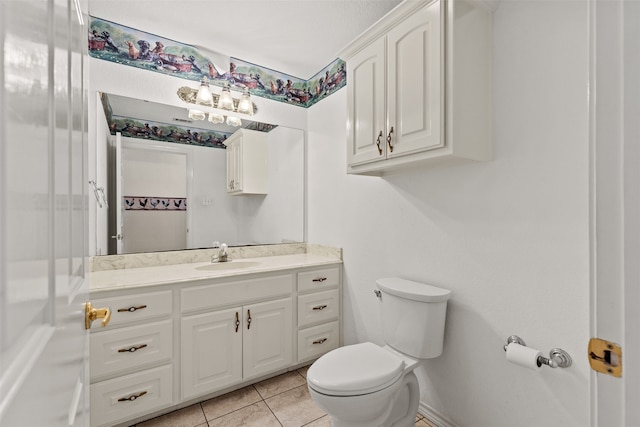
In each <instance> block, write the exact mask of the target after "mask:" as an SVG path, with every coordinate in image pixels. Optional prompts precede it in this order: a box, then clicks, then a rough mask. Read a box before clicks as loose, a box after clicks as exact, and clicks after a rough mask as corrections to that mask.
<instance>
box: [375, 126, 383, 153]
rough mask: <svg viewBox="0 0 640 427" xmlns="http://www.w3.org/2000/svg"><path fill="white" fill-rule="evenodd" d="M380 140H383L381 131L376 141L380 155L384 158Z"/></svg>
mask: <svg viewBox="0 0 640 427" xmlns="http://www.w3.org/2000/svg"><path fill="white" fill-rule="evenodd" d="M380 138H382V131H380V134H379V135H378V138H377V139H376V145H377V146H378V155H380V156H382V147H380Z"/></svg>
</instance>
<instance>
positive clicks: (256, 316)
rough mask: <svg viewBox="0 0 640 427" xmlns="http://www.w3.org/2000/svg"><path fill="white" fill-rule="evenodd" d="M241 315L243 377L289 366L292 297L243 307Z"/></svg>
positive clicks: (291, 351)
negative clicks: (242, 314)
mask: <svg viewBox="0 0 640 427" xmlns="http://www.w3.org/2000/svg"><path fill="white" fill-rule="evenodd" d="M244 316H245V318H244V325H245V326H244V334H243V355H242V356H243V360H244V362H243V375H242V376H243V379H245V380H246V379H248V378H254V377H257V376H258V375H260V374H265V373H267V372H269V371H274V370H276V369H278V368H284V367H287V366H288V365H290V364H291V361H292V354H293V349H292V341H293V340H292V334H293V330H292V322H293V317H292V316H291V298H285V299H280V300H276V301H268V302H262V303H258V304H253V305H248V306H245V307H244Z"/></svg>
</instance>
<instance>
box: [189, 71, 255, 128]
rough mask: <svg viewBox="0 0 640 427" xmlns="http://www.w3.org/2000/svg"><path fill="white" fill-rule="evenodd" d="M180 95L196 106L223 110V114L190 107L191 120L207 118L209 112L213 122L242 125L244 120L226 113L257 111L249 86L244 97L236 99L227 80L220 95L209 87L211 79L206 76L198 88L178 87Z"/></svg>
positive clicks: (248, 113) (245, 113)
mask: <svg viewBox="0 0 640 427" xmlns="http://www.w3.org/2000/svg"><path fill="white" fill-rule="evenodd" d="M178 97H179V98H180V99H181V100H183V101H185V102H188V103H190V104H195V105H196V106H199V105H204V106H207V107H212V108H215V109H218V110H223V112H222V114H221V112H208V113H207V112H205V111H203V110H202V109H200V108H189V109H188V116H189V118H190V119H191V120H206V119H207V114H208V116H209V118H208V120H209V122H211V123H213V124H221V123H225V122H226V124H227V125H229V126H241V125H242V120H241V119H240V118H239V117H233V116H227V117H225V115H226V114H227V113H228V112H234V113H238V114H244V115H247V116H253V114H254V113H255V112H256V111H257V108H256V106H255V105H254V104H253V101H252V100H251V95H250V94H249V89H248V88H244V92H243V93H242V97H241V98H240V99H236V98H234V97H233V96H232V95H231V91H230V90H229V86H228V84H227V82H225V83H224V87H223V88H222V92H221V93H220V95H217V94H215V93H212V92H211V90H210V89H209V79H208V78H207V77H206V76H203V77H202V80H201V81H200V88H199V89H197V90H196V89H193V88H190V87H187V86H183V87H181V88H180V89H178Z"/></svg>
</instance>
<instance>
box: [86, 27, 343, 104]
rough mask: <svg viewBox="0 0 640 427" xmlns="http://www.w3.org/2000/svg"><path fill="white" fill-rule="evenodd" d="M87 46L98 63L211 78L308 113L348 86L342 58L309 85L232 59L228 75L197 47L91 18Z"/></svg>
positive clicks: (285, 75) (184, 77)
mask: <svg viewBox="0 0 640 427" xmlns="http://www.w3.org/2000/svg"><path fill="white" fill-rule="evenodd" d="M88 44H89V55H90V56H92V57H94V58H97V59H101V60H104V61H109V62H114V63H118V64H122V65H126V66H131V67H136V68H139V69H143V70H147V71H152V72H157V73H163V74H167V75H171V76H175V77H179V78H183V79H187V80H194V81H198V82H199V81H200V80H201V78H202V76H207V77H209V79H211V84H214V85H217V86H224V85H225V83H227V84H229V86H230V87H231V88H237V89H239V90H241V89H244V88H245V87H246V88H248V89H249V92H250V93H251V95H252V96H254V95H255V96H259V97H262V98H268V99H270V100H273V101H278V102H285V103H289V104H293V105H297V106H300V107H304V108H308V107H310V106H312V105H313V104H315V103H317V102H319V101H320V100H322V99H324V98H326V97H327V96H329V95H331V94H332V93H334V92H336V91H337V90H339V89H341V88H342V87H344V86H345V85H346V83H347V79H346V63H345V62H344V61H343V60H341V59H339V58H338V59H336V60H334V61H333V62H332V63H331V64H329V65H327V66H326V67H325V68H323V69H322V70H320V71H319V72H318V73H317V74H315V75H314V76H313V77H311V78H310V79H308V80H304V79H300V78H298V77H294V76H291V75H288V74H285V73H281V72H279V71H276V70H272V69H269V68H265V67H262V66H260V65H256V64H252V63H250V62H246V61H243V60H241V59H238V58H231V60H230V61H231V62H230V64H229V67H228V68H229V71H228V72H223V71H222V70H218V69H217V68H216V66H215V65H214V63H213V61H211V60H210V59H209V58H207V57H206V55H205V54H204V53H201V52H200V51H199V50H198V49H197V48H195V47H193V46H190V45H187V44H184V43H180V42H177V41H175V40H171V39H167V38H164V37H161V36H158V35H155V34H151V33H146V32H144V31H140V30H137V29H135V28H131V27H127V26H125V25H121V24H117V23H115V22H111V21H107V20H104V19H100V18H97V17H93V16H91V17H90V24H89V31H88Z"/></svg>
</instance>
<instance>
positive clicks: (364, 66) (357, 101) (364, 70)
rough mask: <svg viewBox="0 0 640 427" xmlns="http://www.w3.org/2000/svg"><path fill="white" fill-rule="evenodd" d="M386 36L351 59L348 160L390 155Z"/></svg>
mask: <svg viewBox="0 0 640 427" xmlns="http://www.w3.org/2000/svg"><path fill="white" fill-rule="evenodd" d="M385 41H386V39H385V38H384V37H382V38H380V39H378V40H375V41H374V42H373V43H371V44H370V45H369V46H367V47H365V48H364V49H362V50H361V51H360V52H358V53H357V54H356V55H354V56H353V58H350V59H349V61H347V74H348V75H349V76H350V77H349V79H350V80H349V84H348V85H347V111H348V115H349V118H348V120H347V163H348V164H349V165H357V164H362V163H368V162H372V161H376V160H381V159H384V158H385V157H386V152H387V151H386V150H387V149H386V136H387V134H386V98H385V82H386V72H385V67H386V62H385Z"/></svg>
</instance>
